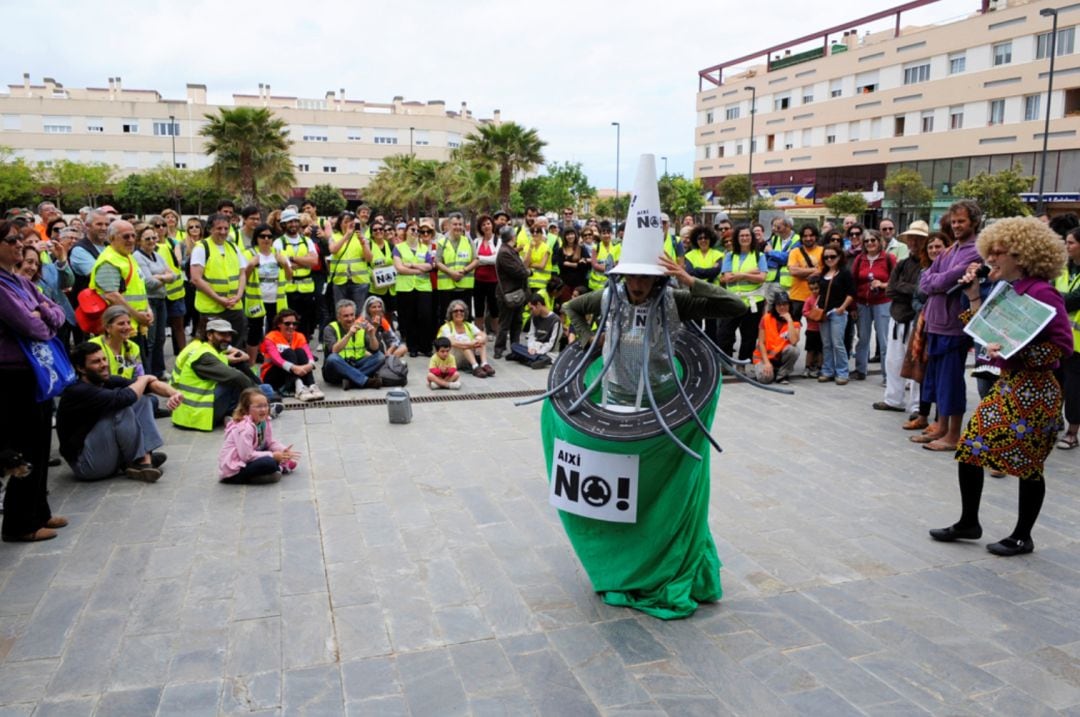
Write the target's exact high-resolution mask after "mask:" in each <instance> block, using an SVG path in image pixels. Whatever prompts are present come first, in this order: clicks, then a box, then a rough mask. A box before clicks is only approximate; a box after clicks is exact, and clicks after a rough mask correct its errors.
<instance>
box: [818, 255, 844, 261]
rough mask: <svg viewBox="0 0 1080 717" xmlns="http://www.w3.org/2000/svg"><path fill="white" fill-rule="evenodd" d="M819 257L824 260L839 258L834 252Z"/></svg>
mask: <svg viewBox="0 0 1080 717" xmlns="http://www.w3.org/2000/svg"><path fill="white" fill-rule="evenodd" d="M821 258H822V259H824V260H825V261H828V260H829V259H839V258H840V257H838V256H837V255H836V254H826V255H825V256H823V257H821Z"/></svg>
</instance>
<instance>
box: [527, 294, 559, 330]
mask: <svg viewBox="0 0 1080 717" xmlns="http://www.w3.org/2000/svg"><path fill="white" fill-rule="evenodd" d="M533 293H534V294H538V295H539V296H540V298H541V299H543V300H544V304H545V305H546V306H547V307H548V309H550V310H551V311H554V310H555V297H553V296H552V295H551V294H549V293H548V290H547V289H540V290H538V291H534V292H533ZM531 316H532V312H531V311H529V304H528V302H526V303H525V308H523V309H522V310H521V328H525V324H527V323H529V318H530V317H531Z"/></svg>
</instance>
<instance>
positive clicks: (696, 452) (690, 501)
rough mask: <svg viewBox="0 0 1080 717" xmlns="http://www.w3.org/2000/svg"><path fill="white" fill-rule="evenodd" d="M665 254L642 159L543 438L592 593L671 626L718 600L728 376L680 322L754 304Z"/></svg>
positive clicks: (580, 319) (552, 397) (555, 389)
mask: <svg viewBox="0 0 1080 717" xmlns="http://www.w3.org/2000/svg"><path fill="white" fill-rule="evenodd" d="M663 241H664V236H663V231H662V229H661V224H660V210H659V197H658V196H657V186H656V170H655V160H654V158H653V156H652V155H644V156H642V159H641V163H640V164H639V167H638V178H637V181H636V183H635V191H634V195H633V198H632V200H631V205H630V211H629V217H628V219H627V229H626V234H625V237H624V240H623V253H622V257H621V259H620V263H619V264H617V265H616V266H615V267H614V268H613V269H611V270H610V271H609V272H608V274H609V276H610V277H611V278H609V282H608V285H607V286H606V287H605V288H604V289H603V290H601V291H596V292H592V293H590V294H585V295H583V296H580V297H578V298H576V299H574V300H572V301H570V302H569V303H567V304H565V305H564V307H563V308H564V309H565V311H566V313H567V315H568V316H569V318H570V321H571V323H572V324H573V328H574V333H575V335H576V336H577V337H578V344H577V345H576V347H573V348H570V349H569V350H567V351H564V352H563V354H562V355H560V357H559V361H557V362H556V364H555V366H554V367H553V368H552V374H551V378H550V379H549V385H550V386H551V389H550V390H549V392H548V394H547V397H548V400H546V401H545V402H544V408H543V414H542V428H543V436H544V453H545V458H546V461H547V468H548V478H549V482H550V490H549V499H550V502H551V503H552V504H553V505H555V506H556V507H558V508H559V509H560V517H561V519H562V522H563V526H564V527H565V529H566V532H567V535H568V537H569V538H570V542H571V544H572V545H573V547H574V551H575V552H576V553H577V556H578V558H579V559H580V560H581V562H582V565H583V566H584V568H585V571H586V573H587V574H588V575H589V579H590V580H591V581H592V584H593V587H594V588H595V589H596V591H597V592H599V593H600V594H601V596H602V599H603V600H604V602H606V603H608V604H610V605H622V606H628V607H633V608H636V609H638V610H641V611H643V612H646V613H648V614H650V615H653V616H655V617H659V618H662V619H673V618H681V617H687V616H689V615H691V614H692V613H693V612H694V610H695V609H696V608H697V605H698V604H699V603H700V602H712V601H715V600H718V599H720V596H721V587H720V560H719V558H718V556H717V553H716V546H715V544H714V542H713V539H712V535H711V533H710V532H709V526H708V511H709V481H710V472H709V444H710V443H712V444H713V445H716V444H715V441H714V440H713V439H712V437H711V436H710V435H709V433H708V431H709V426H710V425H711V423H712V418H713V414H714V412H715V409H716V401H717V398H718V396H719V388H720V381H719V378H720V373H719V370H718V369H717V364H716V355H715V353H714V350H713V348H712V347H711V346H708V345H707V344H706V343H705V341H704V340H703V339H702V338H698V335H697V334H696V333H693V332H691V331H690V330H689V329H688V328H684V326H683V322H691V321H700V320H702V319H707V318H735V317H738V316H741V315H742V314H743V313H744V312H745V311H746V305H745V303H744V302H743V300H742V299H741V298H740V297H739V296H737V295H735V294H733V293H731V292H728V291H726V290H725V289H722V288H720V287H719V286H716V285H713V284H709V283H707V282H705V281H702V280H700V279H695V278H693V277H691V276H690V275H689V273H687V271H686V270H685V268H684V267H683V266H682V265H680V264H677V263H675V262H673V261H671V260H670V259H668V258H667V257H665V256H663V249H662V248H663ZM669 277H671V278H673V279H674V280H675V282H677V284H678V285H680V286H679V288H674V287H672V286H670V281H669ZM594 322H595V323H594ZM597 353H600V354H601V356H599V357H598V356H597V355H596V354H597ZM572 364H573V366H572Z"/></svg>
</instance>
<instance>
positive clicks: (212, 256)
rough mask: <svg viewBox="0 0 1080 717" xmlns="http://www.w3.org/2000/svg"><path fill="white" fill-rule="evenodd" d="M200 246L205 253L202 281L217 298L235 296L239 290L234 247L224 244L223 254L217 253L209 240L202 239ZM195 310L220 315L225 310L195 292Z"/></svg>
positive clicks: (215, 244) (238, 265) (238, 261)
mask: <svg viewBox="0 0 1080 717" xmlns="http://www.w3.org/2000/svg"><path fill="white" fill-rule="evenodd" d="M201 244H202V247H203V251H204V252H205V253H206V263H205V264H203V281H205V282H206V283H207V284H209V285H210V288H211V289H213V290H214V291H215V292H216V293H217V295H218V296H223V297H225V298H226V299H227V298H229V297H230V296H235V295H236V290H237V289H239V288H240V254H239V253H238V252H237V250H236V245H235V244H233V243H232V242H225V243H224V244H222V245H221V247H222V248H223V249H224V252H219V251H218V245H217V243H215V242H213V241H211V240H210V239H203V240H202V242H201ZM211 248H212V249H213V251H211ZM195 308H196V309H197V310H198V311H199V313H203V314H220V313H221V312H222V311H224V310H225V307H224V306H222V305H221V304H219V303H218V302H216V301H214V300H213V299H211V298H210V297H209V296H207V295H206V294H204V293H203V292H201V291H196V292H195Z"/></svg>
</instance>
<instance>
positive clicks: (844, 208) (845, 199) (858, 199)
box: [825, 192, 866, 217]
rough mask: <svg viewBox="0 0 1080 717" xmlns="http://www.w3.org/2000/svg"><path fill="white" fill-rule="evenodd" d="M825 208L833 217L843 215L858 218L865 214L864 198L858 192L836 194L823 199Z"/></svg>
mask: <svg viewBox="0 0 1080 717" xmlns="http://www.w3.org/2000/svg"><path fill="white" fill-rule="evenodd" d="M825 207H826V208H827V209H828V210H829V212H830V213H831V214H832V215H833V216H834V217H842V216H844V215H845V214H854V215H855V216H857V217H860V216H862V215H863V214H865V213H866V197H864V196H863V195H862V194H861V193H860V192H836V193H835V194H833V195H832V196H830V197H827V198H826V199H825Z"/></svg>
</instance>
